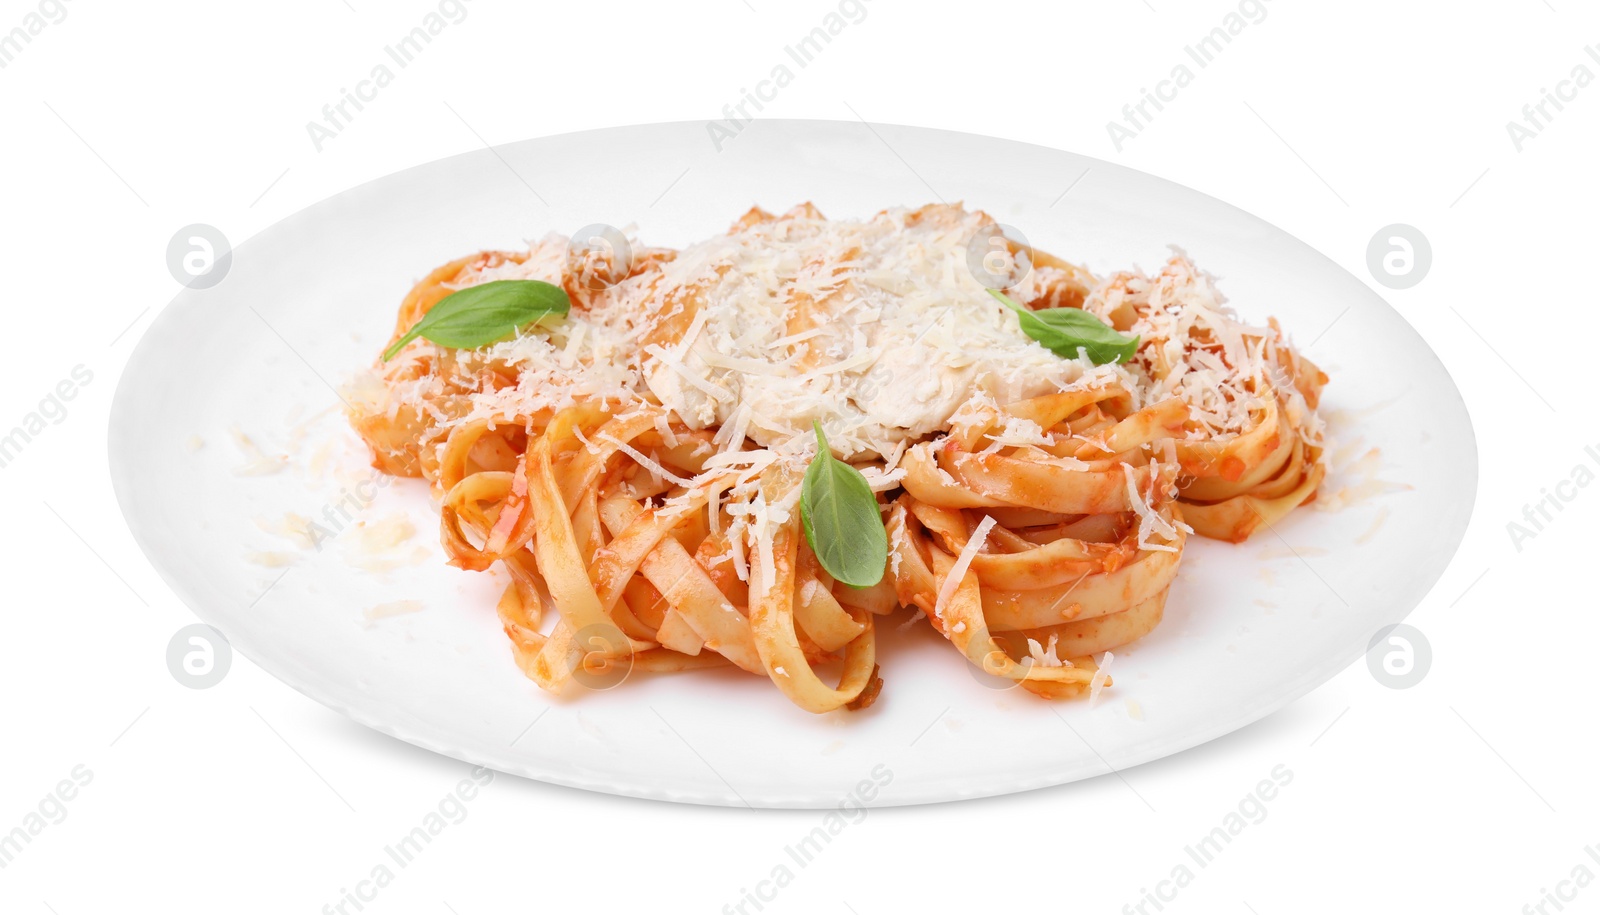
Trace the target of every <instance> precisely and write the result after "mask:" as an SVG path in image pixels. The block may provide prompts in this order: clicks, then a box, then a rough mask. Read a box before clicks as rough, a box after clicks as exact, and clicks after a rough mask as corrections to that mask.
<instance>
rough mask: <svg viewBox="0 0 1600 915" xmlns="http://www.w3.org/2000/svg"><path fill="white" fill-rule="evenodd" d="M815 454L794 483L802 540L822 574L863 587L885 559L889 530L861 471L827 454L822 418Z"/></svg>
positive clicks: (875, 579) (872, 581)
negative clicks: (797, 490) (796, 484)
mask: <svg viewBox="0 0 1600 915" xmlns="http://www.w3.org/2000/svg"><path fill="white" fill-rule="evenodd" d="M811 425H812V428H814V429H815V430H816V433H817V456H816V457H814V458H812V459H811V466H809V467H807V468H806V476H805V481H804V482H803V483H802V484H801V487H800V520H801V522H802V523H804V525H805V528H806V540H807V542H809V543H810V544H811V552H813V553H815V554H816V555H817V561H819V562H821V563H822V567H823V568H824V569H826V570H828V574H829V575H832V576H833V577H834V578H835V579H837V580H839V581H842V582H844V583H845V584H847V585H849V586H850V587H852V588H866V587H870V586H871V585H875V584H877V583H878V582H879V581H880V580H881V579H882V578H883V570H884V567H885V565H887V563H888V561H889V533H888V532H887V531H885V530H884V529H883V516H882V515H881V514H879V513H878V499H877V497H876V496H874V495H873V494H872V487H871V486H870V485H868V484H867V478H866V477H864V476H862V475H861V471H859V470H857V469H855V468H854V467H851V466H850V465H849V464H846V463H845V462H844V461H841V460H839V459H837V458H835V457H834V456H833V452H832V451H830V450H828V439H827V437H826V436H824V435H823V434H822V424H821V423H819V422H816V421H815V420H813V421H812V423H811Z"/></svg>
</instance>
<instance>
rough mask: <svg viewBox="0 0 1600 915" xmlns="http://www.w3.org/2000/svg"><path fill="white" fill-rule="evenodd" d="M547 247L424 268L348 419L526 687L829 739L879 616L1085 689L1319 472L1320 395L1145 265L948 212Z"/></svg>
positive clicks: (1030, 682) (874, 689)
mask: <svg viewBox="0 0 1600 915" xmlns="http://www.w3.org/2000/svg"><path fill="white" fill-rule="evenodd" d="M580 241H582V240H569V239H567V238H564V237H561V236H550V237H548V238H546V239H543V240H541V241H539V242H537V243H534V244H532V245H531V247H530V248H529V249H528V250H526V251H517V252H504V251H488V252H483V253H479V254H475V255H472V256H470V257H465V258H462V259H460V260H455V261H451V262H450V263H448V264H445V265H444V266H442V267H439V268H438V269H436V270H434V271H433V272H432V273H430V274H429V275H428V276H426V277H425V278H424V279H423V280H422V281H421V282H419V283H417V285H416V286H415V288H413V289H412V290H411V292H410V293H409V294H408V295H407V296H406V297H405V299H404V301H403V302H402V303H401V306H400V312H399V316H398V320H397V321H396V323H395V329H394V334H393V336H392V337H391V338H390V341H389V348H388V350H387V351H386V352H385V353H384V355H383V358H382V359H380V360H379V361H378V362H377V363H376V365H375V367H374V368H373V369H372V370H371V372H370V373H368V374H367V375H365V376H363V378H362V379H361V380H360V381H359V382H358V383H357V384H356V385H354V386H353V389H352V393H351V396H350V402H351V403H352V404H353V406H352V408H351V412H352V415H351V421H352V423H353V425H354V427H355V429H356V430H357V431H358V433H359V434H360V435H361V437H362V438H363V439H364V440H365V441H366V443H367V445H368V446H369V447H370V449H371V451H372V455H373V461H374V465H375V466H376V467H377V468H378V469H379V470H381V471H383V472H385V473H388V474H393V475H398V476H411V477H421V478H422V479H424V480H426V481H427V482H428V483H429V484H430V485H431V488H432V491H433V492H434V494H435V496H436V499H437V502H438V511H439V517H440V535H441V540H442V543H443V546H444V549H445V550H446V552H447V553H448V556H449V561H450V563H451V564H452V565H454V566H457V567H459V568H461V569H465V570H470V571H478V572H482V571H486V570H490V569H492V568H494V567H496V566H498V567H499V569H501V570H503V573H504V574H505V575H507V576H508V577H509V582H508V584H507V585H506V587H505V590H504V592H503V595H502V596H501V598H500V600H499V604H498V608H497V611H498V615H499V619H500V622H501V624H502V625H503V627H504V630H505V634H506V636H507V637H508V639H509V641H510V645H511V650H512V655H513V657H514V659H515V661H516V663H517V665H518V666H519V667H520V669H521V670H522V671H523V673H524V674H526V676H528V677H529V678H531V679H532V680H533V681H535V682H536V683H537V684H538V685H539V686H541V687H543V688H545V689H547V690H550V691H553V692H558V693H560V692H564V691H568V690H570V689H573V688H574V684H578V685H579V686H582V685H591V686H603V685H609V683H610V682H612V680H608V679H607V678H608V677H613V678H614V675H615V672H616V671H619V670H621V671H662V672H665V671H685V670H691V669H697V668H705V667H712V666H725V667H733V668H738V669H740V670H742V671H746V672H748V673H750V674H754V675H756V676H758V677H763V678H766V679H767V680H769V681H770V682H771V683H772V684H774V685H775V686H776V687H777V688H778V689H779V690H780V691H781V692H782V693H783V694H784V695H785V696H786V697H787V698H788V699H789V700H791V701H792V702H793V703H794V704H795V705H797V706H799V707H800V708H803V709H805V710H807V711H810V712H819V713H820V712H826V711H831V710H834V709H838V708H841V707H843V708H848V709H860V708H864V707H866V706H868V705H870V704H871V703H872V702H873V701H874V700H875V698H876V697H877V696H878V693H879V690H880V689H881V688H882V687H883V680H882V678H881V677H880V676H879V657H878V647H879V643H878V640H877V639H876V635H875V633H876V632H877V631H878V628H879V627H880V626H882V625H883V624H884V622H885V621H886V619H887V618H888V617H889V616H890V615H891V614H894V613H896V612H897V611H899V610H901V609H903V608H909V609H911V610H912V611H913V612H914V613H916V614H919V615H920V616H922V617H926V619H927V620H928V621H929V622H930V623H931V624H932V627H933V629H934V630H936V631H937V632H938V633H939V634H940V635H941V636H942V637H943V638H944V639H946V640H948V641H949V643H950V644H951V645H952V646H953V647H954V649H955V651H956V652H958V653H959V654H960V655H962V656H963V657H964V659H965V662H967V663H970V664H971V665H974V666H975V668H976V669H977V670H979V671H981V672H982V675H984V676H986V677H993V678H996V680H995V682H996V683H998V684H1000V685H1003V686H1006V685H1017V686H1021V687H1022V688H1024V689H1027V690H1029V691H1031V692H1033V693H1036V694H1038V695H1040V696H1043V697H1046V698H1064V697H1070V696H1078V695H1085V694H1089V693H1092V692H1098V691H1099V690H1100V689H1102V688H1104V687H1105V686H1107V685H1109V682H1110V679H1109V676H1108V674H1107V672H1106V671H1105V669H1104V668H1105V666H1106V663H1107V662H1108V661H1109V659H1110V653H1111V651H1112V650H1113V649H1116V648H1118V647H1120V646H1123V645H1126V644H1128V643H1130V642H1133V641H1134V640H1136V639H1138V638H1140V637H1141V636H1144V635H1145V634H1147V633H1149V632H1150V631H1151V630H1152V629H1154V628H1155V627H1156V625H1157V624H1158V623H1159V622H1160V621H1161V617H1162V612H1163V608H1164V606H1165V603H1166V600H1167V594H1168V589H1169V586H1170V585H1171V583H1172V581H1173V578H1174V575H1175V574H1176V572H1177V569H1178V566H1179V563H1180V561H1181V560H1182V557H1183V551H1184V545H1185V542H1186V540H1187V538H1189V537H1190V536H1193V535H1195V534H1198V535H1200V536H1203V537H1209V538H1216V539H1220V540H1226V541H1233V542H1238V541H1243V540H1245V539H1246V538H1248V537H1250V536H1251V535H1252V534H1255V533H1257V532H1258V531H1260V530H1261V529H1263V528H1265V527H1268V526H1270V525H1273V524H1275V523H1276V522H1277V521H1278V520H1280V519H1282V518H1283V517H1284V516H1286V515H1287V514H1288V513H1289V512H1291V511H1292V510H1293V509H1295V508H1296V507H1297V506H1300V505H1302V504H1304V503H1306V502H1308V501H1309V500H1311V499H1313V498H1314V497H1315V495H1316V491H1317V487H1318V485H1319V483H1320V482H1321V481H1322V478H1323V474H1324V462H1323V454H1322V435H1323V429H1322V421H1321V420H1320V419H1319V417H1318V415H1317V403H1318V399H1319V395H1320V392H1321V389H1322V387H1323V385H1324V384H1325V383H1326V381H1327V377H1326V376H1325V375H1324V374H1323V373H1322V372H1321V371H1320V370H1319V369H1318V368H1317V367H1316V366H1315V365H1313V364H1312V363H1311V362H1309V361H1308V360H1306V359H1305V358H1304V357H1303V356H1301V355H1300V354H1299V353H1297V352H1296V351H1295V350H1294V349H1293V348H1292V347H1291V346H1290V345H1289V344H1288V342H1287V339H1286V337H1285V335H1284V334H1283V332H1282V330H1281V329H1280V328H1279V326H1278V324H1277V322H1276V321H1271V322H1269V323H1268V324H1267V325H1265V326H1253V325H1250V324H1247V323H1244V322H1243V321H1242V320H1241V318H1240V317H1239V316H1238V315H1237V314H1235V312H1234V311H1233V310H1232V309H1231V308H1230V306H1228V305H1227V304H1226V303H1225V300H1224V298H1223V296H1222V295H1221V294H1220V293H1219V292H1218V290H1217V288H1216V285H1215V283H1214V280H1213V278H1212V277H1211V276H1209V275H1208V274H1206V273H1204V272H1202V271H1201V270H1199V269H1198V268H1196V267H1195V265H1194V264H1193V263H1192V262H1191V261H1190V260H1189V259H1188V257H1187V256H1186V255H1184V254H1183V253H1181V252H1178V251H1176V250H1175V251H1174V254H1173V256H1172V257H1171V258H1170V259H1169V260H1168V261H1167V262H1166V263H1165V264H1164V265H1163V266H1162V267H1161V268H1160V270H1159V271H1157V272H1156V273H1154V274H1153V275H1146V274H1144V273H1141V272H1123V273H1117V274H1115V275H1112V276H1110V277H1107V278H1099V277H1096V276H1095V275H1094V274H1092V273H1090V272H1089V271H1088V270H1086V269H1084V268H1083V267H1079V266H1076V265H1074V264H1072V263H1069V262H1067V261H1064V260H1061V259H1059V258H1057V257H1055V256H1053V255H1050V254H1047V253H1045V252H1043V251H1040V250H1037V249H1033V248H1030V247H1027V246H1025V245H1022V244H1021V243H1018V242H1016V241H1012V240H1010V239H1007V238H1006V237H1005V236H1004V235H1003V234H1000V233H999V232H998V231H997V229H996V227H995V224H994V221H993V220H992V219H991V218H990V217H989V216H988V215H986V214H984V213H982V212H980V211H969V210H965V209H963V208H962V207H961V206H959V205H955V206H949V205H930V206H925V207H922V208H920V209H891V210H886V211H884V212H881V213H878V214H876V215H874V216H872V217H870V218H865V219H855V220H831V219H826V218H824V217H823V215H822V214H821V213H820V212H818V211H817V210H816V208H815V207H813V206H811V205H810V204H803V205H801V206H799V207H796V208H795V209H793V210H791V211H789V212H788V213H785V214H783V215H781V216H774V215H772V214H769V213H767V212H764V211H762V210H760V209H759V208H757V209H752V210H751V211H750V212H748V213H746V214H745V215H744V216H743V217H741V218H740V219H739V220H738V221H737V222H736V223H734V224H733V226H732V227H731V228H730V229H729V230H728V232H726V233H725V234H722V235H719V236H716V237H713V238H709V239H706V240H704V241H700V242H698V243H695V244H692V245H689V246H687V247H685V248H683V249H681V250H668V249H663V248H644V247H638V246H636V245H635V244H634V243H632V242H631V241H628V240H626V239H623V238H621V237H620V236H619V237H618V238H617V239H616V242H617V243H614V244H606V245H593V246H590V245H588V244H586V243H584V244H580V243H579V242H580Z"/></svg>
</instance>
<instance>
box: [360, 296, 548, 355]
mask: <svg viewBox="0 0 1600 915" xmlns="http://www.w3.org/2000/svg"><path fill="white" fill-rule="evenodd" d="M571 309H572V302H571V301H570V300H568V298H567V293H566V290H564V289H562V288H561V287H560V286H555V285H552V284H550V283H546V282H543V281H542V280H494V281H492V282H488V283H481V284H479V285H477V286H468V287H467V288H465V289H457V290H456V291H455V292H452V293H450V294H449V295H447V296H445V297H444V298H442V299H440V300H439V302H438V304H436V305H434V306H433V308H432V309H430V310H429V311H428V313H427V314H425V315H423V316H422V320H420V321H418V322H417V323H415V324H413V325H411V329H410V330H408V331H406V334H405V336H403V337H401V338H400V339H398V340H396V341H394V343H393V344H391V345H390V347H389V348H388V349H386V350H384V351H383V361H385V362H388V361H389V360H390V359H392V358H394V354H395V353H398V352H400V350H401V348H403V347H404V346H405V345H406V344H407V343H410V342H411V341H412V340H415V339H416V338H417V337H426V338H428V339H429V340H431V341H433V342H434V343H437V344H439V345H440V346H447V347H449V348H451V349H477V348H478V347H480V346H488V345H489V344H491V343H498V342H500V341H501V340H504V339H506V338H507V337H509V336H511V335H512V334H514V333H516V332H517V330H518V329H519V328H521V327H523V326H525V325H527V324H531V323H533V322H534V321H537V320H539V319H540V318H543V317H546V316H549V315H565V314H566V313H567V312H568V311H570V310H571Z"/></svg>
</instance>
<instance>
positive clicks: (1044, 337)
mask: <svg viewBox="0 0 1600 915" xmlns="http://www.w3.org/2000/svg"><path fill="white" fill-rule="evenodd" d="M989 294H990V295H992V296H994V297H995V298H996V299H999V300H1000V304H1002V305H1004V306H1006V307H1007V308H1009V309H1011V310H1012V311H1014V312H1016V313H1017V321H1018V323H1019V324H1020V325H1021V326H1022V332H1023V333H1025V334H1027V335H1028V336H1030V337H1032V338H1033V339H1035V340H1037V341H1039V343H1040V344H1041V345H1043V346H1044V348H1045V349H1048V350H1049V351H1050V352H1052V353H1055V354H1056V355H1057V356H1063V357H1065V358H1067V359H1075V358H1077V356H1078V350H1079V349H1082V350H1083V351H1084V352H1085V353H1087V354H1088V355H1089V359H1090V361H1092V362H1093V363H1094V364H1095V365H1105V364H1106V363H1107V362H1127V361H1128V360H1129V359H1131V358H1133V354H1134V353H1135V352H1138V350H1139V338H1138V337H1125V336H1123V335H1122V334H1119V333H1117V332H1116V330H1115V329H1113V328H1112V327H1111V326H1110V325H1108V324H1106V322H1104V321H1102V320H1100V319H1099V318H1097V317H1095V316H1094V315H1092V314H1090V313H1089V312H1087V311H1084V310H1083V309H1081V308H1044V309H1040V310H1039V311H1031V310H1029V309H1027V308H1023V307H1022V306H1021V305H1018V304H1017V303H1016V302H1013V301H1011V299H1009V298H1007V297H1006V295H1005V293H1003V292H1000V291H998V290H995V289H991V290H989Z"/></svg>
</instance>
